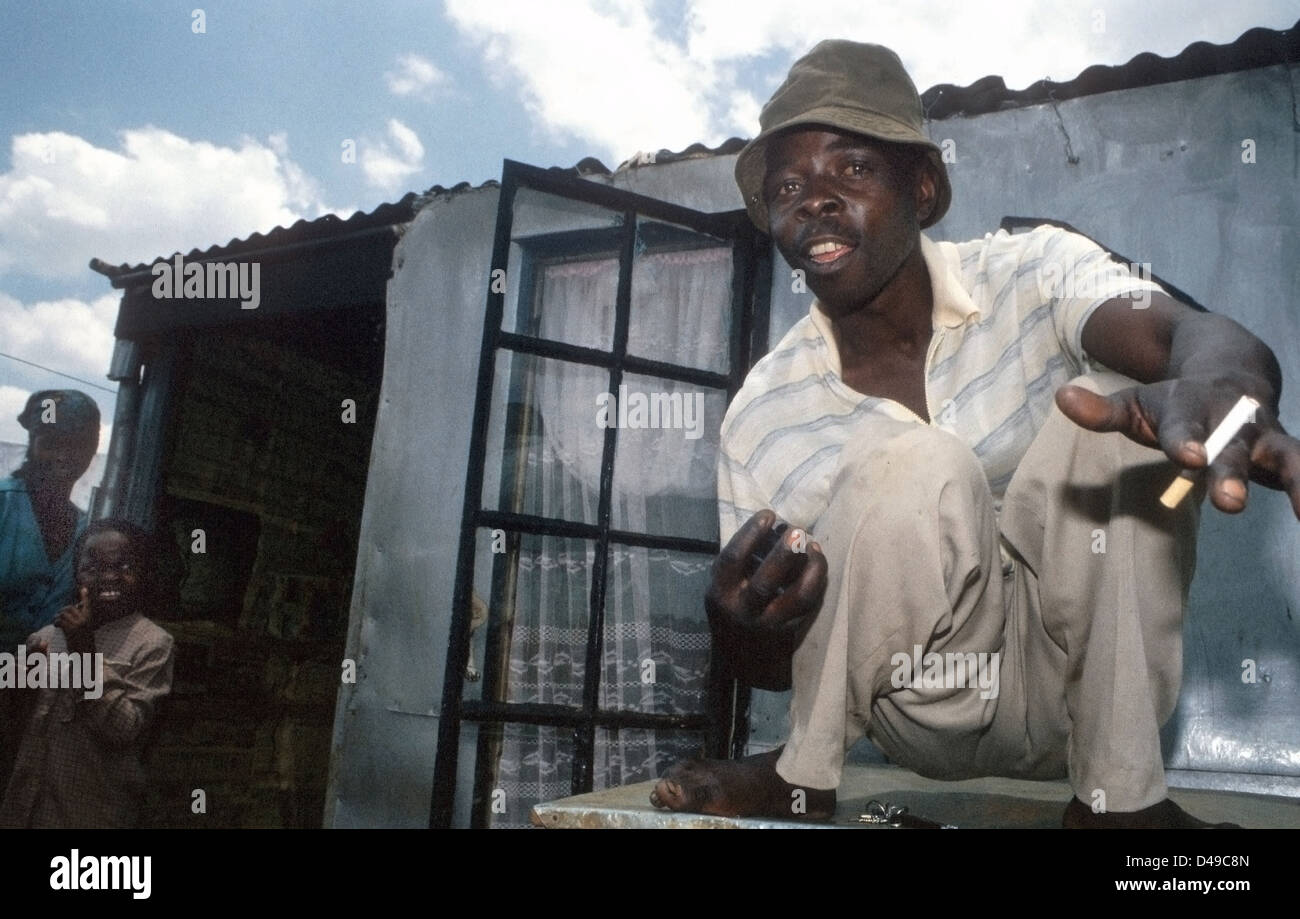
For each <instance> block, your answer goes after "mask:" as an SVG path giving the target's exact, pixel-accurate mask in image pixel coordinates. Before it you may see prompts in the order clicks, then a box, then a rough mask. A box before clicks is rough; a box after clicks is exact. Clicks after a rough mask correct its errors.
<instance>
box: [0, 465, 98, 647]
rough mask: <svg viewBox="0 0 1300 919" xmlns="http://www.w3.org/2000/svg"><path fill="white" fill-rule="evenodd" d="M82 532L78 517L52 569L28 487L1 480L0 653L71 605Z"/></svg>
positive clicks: (83, 524) (82, 516)
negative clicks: (66, 545) (77, 541)
mask: <svg viewBox="0 0 1300 919" xmlns="http://www.w3.org/2000/svg"><path fill="white" fill-rule="evenodd" d="M85 528H86V514H84V513H82V512H78V514H77V528H76V533H75V534H74V535H73V538H72V539H71V540H70V541H69V542H68V547H67V548H66V549H64V550H63V555H61V556H60V557H59V559H58V560H57V561H56V562H54V564H50V560H49V557H48V556H47V555H46V554H45V541H44V540H43V539H42V538H41V528H40V525H39V524H38V523H37V522H36V515H35V513H33V511H32V502H31V498H30V497H29V496H28V494H27V483H26V482H24V481H23V480H22V479H15V478H6V479H0V651H8V652H9V653H10V654H12V653H13V651H14V648H15V647H16V646H17V645H19V644H20V643H22V642H24V641H26V640H27V636H28V635H30V634H32V632H35V631H36V630H37V629H39V628H41V627H42V626H46V625H49V624H50V623H51V622H53V621H54V617H55V616H56V615H58V612H59V610H61V609H63V607H65V606H67V605H68V604H69V603H71V602H72V600H73V596H74V592H75V587H76V571H75V566H74V559H73V557H72V556H73V553H74V552H75V549H76V538H77V536H80V535H81V531H82V530H84V529H85Z"/></svg>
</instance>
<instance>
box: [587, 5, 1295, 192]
mask: <svg viewBox="0 0 1300 919" xmlns="http://www.w3.org/2000/svg"><path fill="white" fill-rule="evenodd" d="M1297 61H1300V20H1297V22H1296V24H1295V25H1293V26H1292V27H1291V28H1289V29H1285V30H1280V31H1279V30H1276V29H1249V30H1247V31H1245V32H1243V33H1242V34H1241V35H1240V36H1238V38H1237V39H1236V40H1235V41H1233V42H1229V43H1228V44H1223V45H1214V44H1211V43H1209V42H1204V41H1198V42H1193V43H1192V44H1190V45H1188V46H1187V47H1186V48H1184V49H1183V50H1182V51H1180V52H1179V53H1178V54H1176V55H1174V56H1173V57H1161V56H1159V55H1158V54H1152V53H1150V52H1143V53H1142V54H1139V55H1137V56H1136V57H1134V58H1133V59H1132V60H1130V61H1129V62H1128V63H1126V64H1119V65H1117V66H1113V67H1112V66H1108V65H1103V64H1096V65H1094V66H1092V67H1088V68H1087V69H1085V70H1084V71H1083V72H1082V73H1080V74H1079V75H1078V76H1076V77H1075V78H1074V79H1072V80H1067V81H1065V82H1063V83H1057V82H1054V81H1052V80H1039V81H1038V82H1037V83H1034V84H1032V85H1031V86H1028V87H1026V88H1025V89H1020V90H1012V89H1007V84H1006V83H1005V82H1004V81H1003V79H1002V77H999V76H987V77H981V78H980V79H978V80H976V81H975V82H974V83H971V84H970V85H968V86H954V85H952V84H951V83H940V84H938V85H937V86H931V87H930V88H929V89H927V90H926V91H925V92H923V93H921V105H922V107H923V108H924V110H925V113H926V117H927V118H928V119H929V120H931V121H939V120H942V119H944V118H953V117H956V116H959V115H982V114H986V113H988V112H998V111H1002V110H1004V109H1012V108H1021V107H1024V106H1029V105H1041V104H1043V103H1045V102H1061V101H1063V100H1065V99H1076V98H1079V97H1081V96H1091V95H1097V94H1099V93H1108V92H1114V91H1116V90H1121V89H1136V88H1138V87H1140V86H1155V85H1157V84H1159V83H1174V82H1177V81H1179V80H1193V79H1196V78H1198V77H1208V76H1214V75H1216V74H1221V73H1232V72H1234V71H1237V70H1252V69H1255V68H1257V67H1271V66H1274V65H1277V64H1292V63H1295V62H1297ZM1292 117H1297V115H1296V111H1295V103H1294V100H1293V102H1292ZM1296 130H1297V131H1300V120H1297V124H1296ZM746 143H747V141H746V140H743V139H741V138H736V137H732V138H728V139H727V140H726V141H724V142H723V143H722V144H720V145H719V146H717V147H707V146H705V145H704V144H692V145H691V146H689V147H687V148H686V149H685V150H680V151H677V152H673V151H670V150H659V151H657V152H656V153H654V154H642V153H638V154H636V155H634V156H632V157H630V158H629V159H628V160H626V161H625V162H623V163H622V164H620V165H619V167H618V169H619V170H620V171H621V170H624V169H636V168H640V167H642V166H648V165H658V164H661V163H671V162H675V161H677V160H683V159H692V158H695V157H699V156H726V155H728V154H731V153H738V152H739V151H740V148H741V147H743V146H744V145H745V144H746ZM584 166H585V172H584V171H583V167H584ZM574 169H575V170H577V171H579V172H580V173H582V174H584V175H586V174H591V173H601V174H605V175H609V174H610V170H609V169H607V168H606V167H605V166H604V165H602V164H601V163H600V161H599V160H593V159H591V158H588V159H585V160H583V161H582V162H581V163H579V164H578V165H577V166H575V167H574Z"/></svg>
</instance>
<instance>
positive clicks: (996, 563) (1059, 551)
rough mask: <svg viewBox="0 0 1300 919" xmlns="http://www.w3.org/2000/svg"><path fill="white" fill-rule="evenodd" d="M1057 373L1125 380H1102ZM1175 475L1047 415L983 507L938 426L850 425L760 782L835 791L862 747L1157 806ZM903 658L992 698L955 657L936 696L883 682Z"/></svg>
mask: <svg viewBox="0 0 1300 919" xmlns="http://www.w3.org/2000/svg"><path fill="white" fill-rule="evenodd" d="M1072 382H1074V383H1076V384H1080V385H1083V386H1087V387H1088V388H1089V389H1093V390H1095V391H1098V392H1102V393H1111V392H1114V391H1116V390H1118V389H1122V388H1125V387H1126V386H1132V385H1134V384H1133V381H1132V380H1129V379H1127V378H1125V377H1122V376H1119V375H1118V374H1113V373H1106V372H1103V373H1097V374H1091V375H1089V376H1087V377H1080V378H1078V379H1076V380H1074V381H1072ZM1176 474H1177V467H1176V466H1174V464H1172V463H1171V462H1169V461H1168V460H1167V459H1166V458H1165V456H1164V454H1163V453H1161V452H1160V451H1157V450H1152V449H1148V448H1146V447H1142V446H1139V445H1138V444H1135V443H1134V442H1132V441H1131V440H1129V439H1128V438H1126V437H1124V436H1123V435H1122V434H1096V433H1093V432H1090V431H1086V430H1084V429H1082V428H1080V427H1078V426H1077V425H1075V424H1074V423H1073V422H1071V421H1070V420H1069V419H1067V418H1066V417H1065V416H1064V415H1062V414H1061V412H1060V410H1059V409H1057V408H1056V406H1055V405H1053V406H1052V413H1051V416H1050V418H1049V419H1048V420H1047V421H1046V422H1045V423H1044V425H1043V427H1042V429H1041V430H1040V431H1039V432H1038V435H1037V436H1036V438H1035V439H1034V441H1033V443H1032V444H1031V446H1030V448H1029V450H1028V452H1027V453H1026V454H1025V457H1024V459H1023V460H1022V461H1021V463H1020V465H1019V466H1018V467H1017V469H1016V473H1015V475H1014V477H1013V478H1012V480H1011V482H1010V484H1009V485H1008V487H1007V492H1006V495H1005V497H1004V500H1003V506H1002V510H1001V513H1000V514H996V513H995V511H994V506H993V498H992V495H991V493H990V491H989V487H988V483H987V480H986V479H985V477H984V473H983V470H982V469H981V468H980V465H979V462H978V460H977V459H976V458H975V455H974V453H973V452H972V451H971V449H970V448H969V447H968V446H967V445H966V444H965V443H964V442H962V441H961V440H960V439H958V438H957V437H956V436H955V435H953V434H951V433H949V432H947V431H944V430H942V429H941V428H936V427H932V426H926V425H920V424H916V423H908V422H898V421H893V420H889V419H879V420H877V419H873V420H871V421H869V422H867V423H866V424H865V425H864V428H863V430H862V431H861V432H860V433H859V434H857V435H855V437H854V438H853V439H852V440H851V441H850V442H849V443H848V444H847V445H846V446H845V448H844V450H843V452H842V454H841V460H840V465H839V468H838V470H837V472H836V474H835V477H834V479H833V481H832V489H831V503H830V507H829V509H828V511H827V512H826V513H825V514H824V515H823V517H822V519H821V521H820V522H819V523H818V526H817V532H816V533H815V534H814V538H815V539H816V540H817V541H818V543H819V544H820V545H821V547H822V550H823V551H824V552H825V554H826V558H827V562H828V564H829V575H828V585H827V591H826V597H825V600H824V601H823V603H822V608H821V612H820V613H819V614H818V616H817V619H816V620H815V622H814V624H813V626H812V628H811V630H810V631H809V633H808V635H807V637H806V638H805V639H804V641H803V642H802V644H801V645H800V646H799V648H798V650H797V651H796V652H795V655H794V660H793V683H794V695H793V699H792V702H791V712H790V713H791V722H792V727H791V735H790V739H789V741H788V742H787V743H786V745H785V749H784V751H783V752H782V755H781V757H780V760H779V761H778V764H777V772H778V773H779V774H780V775H781V777H782V778H784V779H785V780H786V781H788V782H792V783H794V784H796V785H802V786H805V787H809V788H821V789H829V788H836V787H837V786H838V785H839V782H840V775H841V771H842V768H843V764H844V756H845V753H846V751H847V750H848V748H849V747H851V746H852V745H853V744H854V743H856V742H857V741H858V740H859V739H860V738H861V737H863V736H864V735H865V736H868V737H870V738H871V739H872V741H874V742H875V743H876V744H877V745H878V746H879V747H880V748H881V749H882V750H883V751H884V752H885V754H886V755H887V756H888V757H889V758H890V760H891V761H892V762H895V763H898V764H900V765H902V766H906V767H907V768H910V769H912V770H914V771H916V772H918V773H920V774H921V775H925V776H929V777H933V778H944V779H961V778H971V777H975V776H986V775H1000V776H1010V777H1019V778H1035V779H1049V778H1061V777H1067V776H1068V778H1069V781H1070V785H1071V786H1072V787H1073V789H1074V792H1075V795H1076V796H1077V797H1078V798H1079V799H1080V800H1081V801H1083V802H1084V803H1086V804H1089V805H1093V804H1094V803H1096V802H1100V803H1101V804H1102V805H1103V806H1104V808H1105V809H1106V810H1108V811H1132V810H1139V809H1141V808H1143V807H1147V806H1149V805H1151V804H1155V803H1156V802H1158V801H1160V800H1162V799H1163V798H1165V797H1166V787H1165V780H1164V766H1163V762H1162V759H1161V753H1160V737H1159V730H1160V726H1161V724H1163V723H1164V722H1165V720H1167V719H1168V717H1169V716H1170V714H1171V713H1172V712H1173V709H1174V704H1175V702H1176V701H1177V698H1178V688H1179V682H1180V680H1181V677H1182V616H1183V607H1184V604H1185V602H1186V599H1187V590H1188V586H1189V585H1190V583H1191V579H1192V573H1193V570H1194V568H1195V562H1196V558H1195V553H1196V549H1195V538H1196V526H1197V521H1198V513H1199V503H1200V499H1201V498H1202V496H1203V494H1204V487H1203V486H1201V485H1198V487H1197V488H1196V490H1195V491H1193V493H1192V494H1191V495H1189V496H1188V497H1187V498H1186V499H1185V500H1184V501H1183V503H1182V504H1181V505H1180V506H1179V508H1178V509H1176V510H1173V511H1170V510H1167V509H1165V508H1164V507H1163V506H1161V505H1160V503H1159V495H1160V494H1161V492H1162V491H1163V490H1164V488H1165V487H1166V486H1167V485H1168V484H1169V482H1170V481H1171V480H1172V479H1173V477H1174V476H1175V475H1176ZM1000 546H1001V547H1002V549H1003V550H1004V551H1000ZM917 646H920V651H921V653H922V654H930V653H931V652H933V653H934V654H935V655H938V656H939V657H940V658H943V659H945V660H949V659H951V660H957V657H956V656H957V655H961V658H960V660H961V661H963V662H973V661H974V660H976V658H977V657H978V656H979V655H980V654H983V655H984V660H985V661H986V662H987V663H988V664H989V665H992V666H995V667H996V671H995V672H996V677H997V679H996V684H994V685H995V688H994V685H990V684H989V682H988V681H987V680H986V681H985V685H984V686H983V687H981V686H980V685H979V684H978V683H977V682H976V679H977V677H976V674H975V673H974V672H971V673H969V674H967V675H966V677H965V678H963V677H962V676H961V675H960V674H961V670H960V665H959V666H958V668H956V669H952V668H946V669H945V677H946V679H945V681H943V682H945V683H946V684H947V685H935V684H936V683H938V682H940V681H938V680H935V679H925V678H923V677H924V676H925V675H924V674H923V673H921V672H919V671H917V670H915V669H914V668H912V667H910V666H909V667H907V668H903V669H901V670H900V667H901V663H902V657H898V655H904V656H906V657H907V658H909V659H913V660H914V659H915V658H916V653H917ZM994 653H997V655H998V657H997V659H996V660H995V659H994V658H993V657H992V655H993V654H994ZM968 655H973V656H968ZM922 660H925V658H922ZM931 660H934V658H931ZM972 670H973V668H972ZM949 671H951V672H949ZM954 676H955V677H957V678H956V679H952V677H954ZM900 677H901V678H900ZM900 683H901V686H900ZM972 684H975V685H972ZM1098 792H1100V793H1101V795H1103V796H1104V797H1101V798H1099V797H1098Z"/></svg>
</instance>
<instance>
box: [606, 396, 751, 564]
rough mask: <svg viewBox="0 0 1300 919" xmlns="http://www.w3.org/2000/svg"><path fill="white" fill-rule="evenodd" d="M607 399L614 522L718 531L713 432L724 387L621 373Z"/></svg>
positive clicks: (685, 532)
mask: <svg viewBox="0 0 1300 919" xmlns="http://www.w3.org/2000/svg"><path fill="white" fill-rule="evenodd" d="M617 402H618V403H619V404H617V405H615V404H614V403H613V402H611V403H610V405H611V409H612V410H611V411H610V412H609V413H608V416H609V417H608V419H607V421H608V423H610V424H613V425H617V426H618V427H619V432H618V447H617V451H616V453H615V460H614V492H613V497H614V507H613V514H612V517H613V522H614V527H615V528H616V529H620V530H632V531H634V532H639V533H653V534H655V535H658V536H688V537H691V538H694V539H716V538H717V536H718V503H717V494H718V484H717V483H718V478H717V476H718V473H717V468H718V432H719V430H720V428H721V427H722V417H723V415H724V414H726V411H727V394H726V392H724V391H723V390H720V389H709V388H707V387H701V386H696V385H695V384H692V383H678V382H676V381H673V380H664V379H660V378H658V377H648V376H642V375H641V374H636V373H629V374H624V376H623V385H622V386H621V387H620V388H619V392H618V400H617Z"/></svg>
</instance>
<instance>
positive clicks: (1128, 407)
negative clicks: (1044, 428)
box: [1056, 377, 1300, 520]
mask: <svg viewBox="0 0 1300 919" xmlns="http://www.w3.org/2000/svg"><path fill="white" fill-rule="evenodd" d="M1253 390H1255V387H1252V386H1250V385H1249V383H1248V382H1244V381H1235V382H1234V381H1232V380H1227V379H1224V378H1208V377H1183V378H1180V379H1175V380H1165V381H1162V382H1159V383H1148V384H1142V385H1138V386H1133V387H1130V388H1128V389H1124V390H1120V391H1119V392H1116V393H1113V394H1112V395H1109V396H1101V395H1098V394H1097V393H1094V392H1092V391H1091V390H1087V389H1084V388H1083V387H1081V386H1062V387H1061V388H1060V389H1059V390H1057V392H1056V404H1057V406H1058V407H1059V408H1060V409H1061V411H1062V412H1063V413H1064V414H1065V416H1066V417H1067V418H1069V419H1070V420H1071V421H1073V422H1074V423H1075V424H1077V425H1079V426H1080V427H1084V428H1087V429H1088V430H1090V431H1102V432H1105V431H1118V432H1119V433H1121V434H1124V435H1125V436H1127V437H1129V438H1130V439H1132V440H1134V441H1137V442H1138V443H1140V444H1142V445H1144V446H1147V447H1155V448H1157V449H1160V450H1163V451H1164V453H1165V455H1166V456H1168V457H1169V458H1170V459H1171V460H1173V461H1174V462H1175V463H1177V464H1178V465H1179V466H1182V467H1183V468H1185V469H1202V468H1204V467H1205V465H1206V463H1205V460H1206V454H1205V439H1206V438H1207V437H1209V436H1210V433H1211V432H1212V431H1213V430H1214V428H1215V427H1216V426H1217V425H1218V424H1219V422H1220V421H1222V420H1223V418H1224V416H1225V415H1227V414H1228V412H1229V410H1230V409H1231V408H1232V406H1233V405H1235V404H1236V402H1237V400H1238V399H1240V398H1241V396H1243V395H1248V396H1251V397H1252V398H1255V399H1257V400H1258V401H1259V402H1260V408H1259V410H1258V411H1257V412H1256V416H1255V422H1254V423H1253V424H1247V425H1246V426H1244V427H1243V428H1242V429H1241V432H1240V433H1239V434H1238V435H1237V436H1236V437H1234V438H1233V439H1232V441H1231V442H1229V444H1228V445H1227V446H1226V447H1224V448H1223V450H1222V451H1221V452H1220V453H1219V455H1218V456H1217V457H1216V458H1215V460H1214V462H1213V463H1211V464H1210V467H1209V473H1208V475H1209V480H1208V482H1207V494H1208V495H1209V498H1210V501H1211V503H1212V504H1213V505H1214V506H1215V507H1217V508H1218V509H1219V510H1221V511H1225V512H1227V513H1229V514H1235V513H1238V512H1240V511H1241V510H1243V509H1244V508H1245V506H1246V497H1247V482H1250V481H1253V482H1257V483H1259V484H1260V485H1263V486H1265V487H1267V488H1273V489H1277V490H1279V491H1284V492H1286V493H1287V496H1288V497H1289V498H1290V499H1291V509H1292V510H1293V511H1294V513H1295V515H1296V519H1297V520H1300V441H1298V440H1296V439H1295V438H1294V437H1291V436H1290V435H1288V434H1287V433H1286V431H1285V430H1283V428H1282V425H1281V424H1280V423H1279V422H1278V420H1277V407H1276V403H1275V402H1272V401H1271V400H1269V399H1268V398H1267V396H1263V394H1262V393H1261V392H1259V391H1257V390H1256V391H1253ZM1262 396H1263V397H1262Z"/></svg>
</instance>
